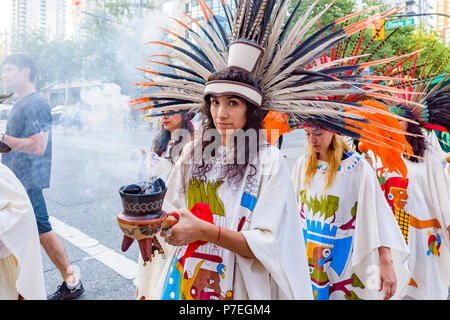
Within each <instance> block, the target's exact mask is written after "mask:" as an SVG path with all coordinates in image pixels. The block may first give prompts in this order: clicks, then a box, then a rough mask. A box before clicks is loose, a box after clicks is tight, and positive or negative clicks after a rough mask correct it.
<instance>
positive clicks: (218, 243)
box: [217, 226, 220, 245]
mask: <svg viewBox="0 0 450 320" xmlns="http://www.w3.org/2000/svg"><path fill="white" fill-rule="evenodd" d="M218 227H219V234H218V235H217V245H220V226H218Z"/></svg>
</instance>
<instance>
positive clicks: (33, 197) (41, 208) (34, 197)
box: [27, 189, 52, 234]
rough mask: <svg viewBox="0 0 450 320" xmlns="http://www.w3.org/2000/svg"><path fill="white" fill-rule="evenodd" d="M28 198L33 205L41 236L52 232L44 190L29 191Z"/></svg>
mask: <svg viewBox="0 0 450 320" xmlns="http://www.w3.org/2000/svg"><path fill="white" fill-rule="evenodd" d="M27 193H28V197H29V198H30V201H31V204H32V205H33V210H34V215H35V216H36V222H37V226H38V232H39V234H43V233H47V232H49V231H52V226H51V224H50V221H49V217H48V212H47V205H46V204H45V199H44V194H43V193H42V189H39V190H27Z"/></svg>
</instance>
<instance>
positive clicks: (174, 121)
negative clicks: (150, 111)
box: [162, 111, 183, 132]
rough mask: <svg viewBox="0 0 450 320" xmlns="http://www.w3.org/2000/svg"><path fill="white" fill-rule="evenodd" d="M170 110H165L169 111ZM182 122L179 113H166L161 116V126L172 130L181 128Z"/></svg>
mask: <svg viewBox="0 0 450 320" xmlns="http://www.w3.org/2000/svg"><path fill="white" fill-rule="evenodd" d="M169 112H170V111H167V113H169ZM182 123H183V116H182V115H181V113H175V114H172V115H167V116H165V115H164V116H163V117H162V124H163V128H164V129H166V130H168V131H170V132H172V131H174V130H176V129H180V128H181V124H182Z"/></svg>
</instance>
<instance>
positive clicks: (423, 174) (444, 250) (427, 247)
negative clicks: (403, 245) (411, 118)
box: [378, 147, 450, 300]
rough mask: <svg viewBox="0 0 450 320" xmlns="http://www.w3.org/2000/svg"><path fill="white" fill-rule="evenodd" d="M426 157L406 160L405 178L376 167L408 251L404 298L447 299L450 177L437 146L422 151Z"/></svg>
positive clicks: (449, 270) (449, 267) (449, 266)
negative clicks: (408, 279) (408, 274)
mask: <svg viewBox="0 0 450 320" xmlns="http://www.w3.org/2000/svg"><path fill="white" fill-rule="evenodd" d="M424 159H425V161H421V162H418V163H417V162H412V161H408V160H405V163H406V166H407V168H408V175H407V179H406V180H403V179H401V177H399V176H398V175H397V174H395V173H388V172H386V171H385V170H384V169H383V168H379V169H378V175H379V177H380V183H381V186H382V189H383V190H384V192H385V196H386V198H387V199H388V202H389V204H390V205H391V208H392V210H393V211H394V213H395V216H396V218H397V220H398V222H399V224H400V226H401V228H402V231H403V235H404V237H405V239H407V241H408V247H409V249H410V252H411V256H410V258H409V261H408V264H409V267H410V269H411V278H410V281H409V285H408V287H407V290H406V292H405V297H406V298H413V299H420V300H424V299H447V297H448V288H449V285H450V282H449V281H450V256H449V249H450V245H449V244H450V242H449V237H448V232H447V227H448V226H449V225H450V179H449V177H448V175H447V174H446V173H445V172H444V170H443V167H442V166H441V158H440V153H439V152H438V150H436V149H434V148H432V147H430V148H428V149H427V150H426V151H425V155H424Z"/></svg>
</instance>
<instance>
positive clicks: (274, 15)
mask: <svg viewBox="0 0 450 320" xmlns="http://www.w3.org/2000/svg"><path fill="white" fill-rule="evenodd" d="M198 1H199V4H200V7H201V8H202V11H203V17H204V20H205V23H204V24H203V25H202V24H200V23H199V22H198V21H196V20H195V19H193V18H192V17H190V16H189V15H187V14H186V17H187V18H188V19H189V20H190V21H191V22H192V26H195V28H196V29H197V30H198V31H195V30H194V27H190V26H188V25H186V24H185V23H183V22H182V21H180V20H179V19H174V21H175V22H176V23H177V24H179V25H180V26H181V27H182V28H183V29H185V31H186V32H185V34H187V35H188V37H183V36H181V35H179V34H177V33H174V32H172V31H169V30H165V29H164V30H165V31H167V32H168V33H170V34H171V35H173V36H174V37H176V39H177V40H178V41H179V42H181V43H183V47H182V46H179V45H177V44H169V43H166V42H161V41H152V42H150V43H151V44H153V45H161V46H165V47H168V48H169V49H170V54H159V55H155V56H153V57H156V56H158V57H164V58H168V59H169V60H170V62H160V61H151V62H152V63H157V64H164V65H166V66H168V67H171V68H173V69H174V70H175V72H173V73H164V72H156V71H153V70H150V69H141V70H142V71H145V72H146V73H148V74H150V75H153V76H154V78H153V79H151V80H150V81H148V82H144V83H141V84H139V85H143V86H156V87H159V88H161V91H159V92H154V93H151V94H149V95H148V96H146V97H142V98H140V99H137V100H135V101H133V105H138V104H143V103H145V104H148V105H146V106H144V107H142V108H140V109H139V110H145V109H151V110H159V111H162V110H165V109H171V110H173V109H183V110H192V111H195V110H197V109H199V108H200V107H201V106H202V105H203V104H204V97H205V96H206V95H208V94H225V93H227V94H228V93H231V94H235V95H239V96H242V97H245V99H247V100H248V101H251V102H253V103H254V104H255V105H257V106H259V107H261V109H263V110H268V111H275V112H282V113H288V114H289V115H291V116H292V117H294V118H295V119H296V120H297V121H304V122H314V123H318V124H319V125H321V126H322V127H324V128H327V129H329V130H332V131H335V132H339V133H341V134H343V135H347V136H350V137H354V138H364V137H365V136H366V132H364V131H363V130H361V129H362V128H361V127H360V126H359V125H358V124H359V123H366V122H368V117H365V114H366V113H367V112H369V113H377V114H378V115H379V116H380V117H395V116H394V115H392V114H391V113H389V112H388V111H385V112H383V111H382V110H379V109H377V108H372V107H370V106H366V107H364V108H361V104H359V103H355V102H352V101H349V100H346V99H342V97H348V96H351V95H363V94H364V95H368V96H376V97H386V96H387V95H386V94H385V93H384V91H386V87H385V86H383V85H381V84H371V83H369V82H368V79H374V78H376V77H375V76H372V77H370V78H369V77H368V76H366V75H363V74H362V73H361V71H363V70H364V68H366V67H367V66H372V65H377V64H380V63H386V62H387V61H393V60H395V59H398V57H393V58H389V59H383V60H379V61H369V62H366V63H362V64H358V63H355V59H358V58H360V57H359V56H354V55H352V56H349V57H341V58H339V59H337V60H333V61H328V62H326V63H322V64H313V62H314V61H315V60H316V59H318V58H320V57H322V56H323V55H324V54H326V53H327V52H329V51H331V50H332V49H333V48H335V47H336V46H337V45H338V44H339V43H341V42H342V41H344V40H346V39H348V38H349V37H350V36H351V35H353V34H355V33H357V32H358V31H360V30H362V29H364V28H365V27H367V26H369V25H370V24H372V23H373V22H374V21H375V20H378V19H383V18H385V17H387V16H388V15H390V14H393V13H395V12H397V11H398V9H389V10H387V11H384V12H381V13H378V14H375V15H373V16H371V17H370V18H367V19H363V20H360V21H358V22H356V23H348V21H349V20H350V19H352V18H354V17H357V16H361V15H362V14H364V13H366V12H368V11H369V10H371V9H366V10H363V11H360V12H358V13H355V14H351V15H348V16H346V17H343V18H340V19H337V20H335V21H334V22H333V23H331V24H330V25H327V26H325V27H323V28H322V29H321V30H319V31H318V32H315V33H313V34H312V35H307V34H308V31H309V30H310V28H311V26H312V25H313V24H314V23H316V22H317V21H318V19H319V18H320V17H321V16H322V15H323V14H324V13H325V12H326V11H327V10H328V9H329V8H330V7H331V6H332V5H333V3H334V2H335V1H331V2H330V4H329V5H327V6H326V7H325V8H324V9H323V10H322V11H321V12H319V13H318V14H317V15H316V16H315V17H312V18H310V16H311V12H312V10H313V9H314V7H315V6H316V5H317V3H318V0H316V1H314V3H313V4H312V5H311V6H310V7H309V8H308V9H307V10H306V12H305V13H304V14H303V15H302V16H300V18H299V19H298V20H297V21H294V20H295V19H294V18H295V17H296V16H297V15H298V12H299V8H300V5H301V1H297V2H296V5H295V7H294V9H293V12H291V14H290V15H289V18H287V19H286V17H287V16H288V9H289V7H290V4H291V2H292V1H291V0H280V1H274V0H240V1H238V2H237V9H236V11H235V12H234V14H233V13H232V12H231V10H230V8H229V6H228V5H227V4H226V3H225V1H224V0H221V3H222V6H223V8H224V12H225V15H226V26H225V27H223V26H222V24H221V23H220V22H219V20H218V18H217V17H216V16H215V15H214V14H213V12H212V11H211V10H210V9H209V7H208V6H207V5H206V3H205V1H204V0H198ZM410 55H412V54H410ZM406 56H408V55H404V56H403V57H406ZM227 66H238V67H240V68H243V69H245V70H247V71H248V72H251V73H252V75H253V76H254V78H255V80H256V82H257V83H258V88H256V87H252V86H248V85H245V84H243V83H239V82H233V81H208V78H209V76H210V75H211V74H213V73H214V72H217V71H220V70H223V69H225V68H226V67H227ZM349 72H350V73H351V74H350V75H349ZM388 78H389V77H383V79H384V80H386V79H388ZM399 92H403V91H402V90H401V89H399ZM405 92H406V91H405ZM154 101H158V103H153V102H154ZM352 110H357V112H354V113H351V112H349V111H352ZM268 125H269V127H270V123H269V124H268ZM366 138H367V139H370V140H373V139H374V138H373V137H369V136H367V137H366ZM380 140H381V139H380ZM381 143H382V142H381ZM386 146H387V147H389V148H392V149H395V148H397V150H398V151H401V152H403V151H404V148H403V147H394V146H391V145H389V144H387V145H386Z"/></svg>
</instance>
